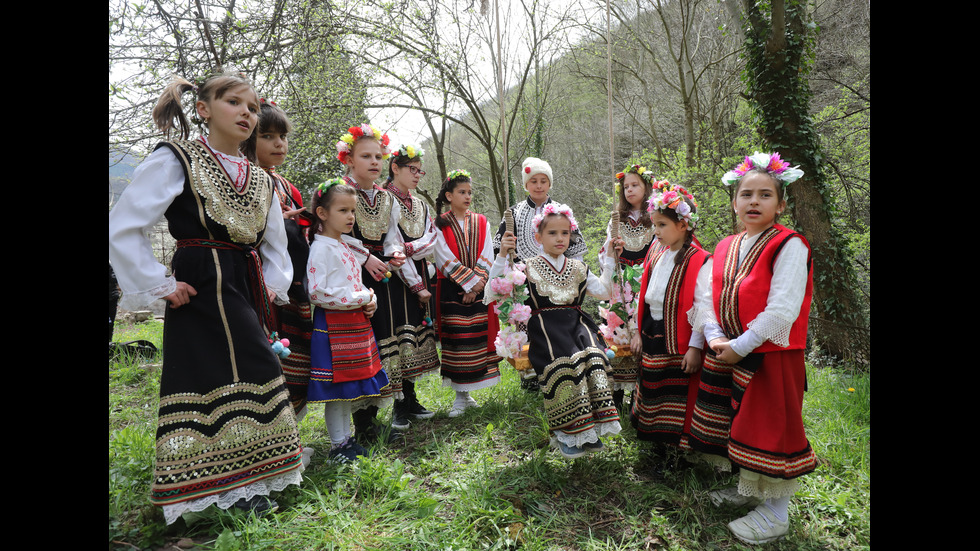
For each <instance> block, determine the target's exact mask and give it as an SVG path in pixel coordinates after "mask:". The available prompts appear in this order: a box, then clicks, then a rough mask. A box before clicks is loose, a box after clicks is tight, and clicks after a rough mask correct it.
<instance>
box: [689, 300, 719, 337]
mask: <svg viewBox="0 0 980 551" xmlns="http://www.w3.org/2000/svg"><path fill="white" fill-rule="evenodd" d="M714 320H715V318H714V312H712V311H710V310H707V309H704V308H698V307H697V306H692V307H691V309H690V310H688V311H687V322H688V323H690V324H691V328H692V329H693V330H694V332H696V333H701V334H704V326H705V324H707V323H709V322H712V321H714Z"/></svg>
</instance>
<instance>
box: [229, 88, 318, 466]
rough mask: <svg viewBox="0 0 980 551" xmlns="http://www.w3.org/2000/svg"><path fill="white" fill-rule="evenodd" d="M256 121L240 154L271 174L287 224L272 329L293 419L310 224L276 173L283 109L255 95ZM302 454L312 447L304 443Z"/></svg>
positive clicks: (283, 140)
mask: <svg viewBox="0 0 980 551" xmlns="http://www.w3.org/2000/svg"><path fill="white" fill-rule="evenodd" d="M259 105H260V106H261V108H260V111H259V125H258V128H257V130H256V131H255V132H254V133H252V136H251V137H250V138H249V139H248V141H246V142H245V144H244V147H243V149H244V150H245V156H246V157H248V158H249V160H250V161H252V162H253V163H256V164H258V165H259V166H260V167H262V170H264V171H266V173H267V174H268V175H269V176H270V177H272V183H273V189H274V190H275V193H276V198H278V199H279V206H280V207H281V208H282V217H283V223H284V224H285V227H286V242H287V247H286V249H287V251H288V252H289V258H290V260H291V261H292V266H293V280H292V282H291V284H290V286H289V304H284V305H281V306H277V307H276V328H275V330H276V332H277V333H278V334H279V338H288V339H289V342H290V344H289V350H290V354H289V356H287V357H286V358H283V359H282V372H283V376H284V377H285V379H286V388H288V389H289V400H290V401H291V402H292V404H293V411H295V412H296V418H297V420H300V419H302V418H303V416H304V415H306V391H307V386H308V385H309V384H310V339H311V338H312V336H313V318H312V310H311V307H310V297H309V296H308V295H307V294H306V287H305V286H304V284H303V274H305V273H306V261H307V259H308V258H309V254H310V245H309V243H308V240H307V235H306V232H307V231H308V230H309V227H310V222H309V220H307V219H306V218H304V217H302V216H301V213H302V212H303V210H304V209H303V196H302V195H301V194H300V192H299V190H298V189H296V186H294V185H293V184H292V183H290V182H289V180H287V179H285V178H283V177H282V175H280V174H277V173H276V171H275V170H276V167H277V166H279V165H281V164H282V163H283V161H284V160H285V159H286V154H287V153H288V152H289V132H290V130H291V128H292V125H290V123H289V118H287V117H286V113H285V111H283V110H282V109H281V108H279V106H278V105H276V103H275V102H272V101H267V100H266V99H265V98H259ZM303 451H304V452H309V451H311V450H310V448H307V447H304V448H303Z"/></svg>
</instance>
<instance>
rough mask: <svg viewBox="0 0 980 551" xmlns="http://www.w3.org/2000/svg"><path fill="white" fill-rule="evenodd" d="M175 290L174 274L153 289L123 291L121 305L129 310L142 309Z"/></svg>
mask: <svg viewBox="0 0 980 551" xmlns="http://www.w3.org/2000/svg"><path fill="white" fill-rule="evenodd" d="M175 291H177V280H176V279H174V277H173V276H169V277H167V280H166V281H164V282H163V284H161V285H157V286H156V287H154V288H152V289H147V290H146V291H138V292H126V291H123V296H122V298H121V299H119V307H120V308H122V309H123V310H129V311H133V310H142V309H144V308H146V307H147V306H149V305H150V304H151V303H153V301H155V300H156V299H158V298H163V297H165V296H167V295H169V294H172V293H174V292H175Z"/></svg>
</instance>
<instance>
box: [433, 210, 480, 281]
mask: <svg viewBox="0 0 980 551" xmlns="http://www.w3.org/2000/svg"><path fill="white" fill-rule="evenodd" d="M442 218H444V219H446V220H448V221H449V225H447V226H446V227H445V228H442V235H443V237H445V238H446V245H448V246H449V250H450V251H452V253H453V254H454V255H456V258H458V259H459V262H460V264H462V265H463V266H464V267H466V268H470V269H475V268H477V261H478V260H479V259H480V248H481V247H482V246H483V241H484V240H485V239H486V238H487V233H486V231H487V218H486V217H485V216H483V215H482V214H477V213H475V212H467V213H466V220H464V221H463V226H460V225H459V223H458V221H457V220H455V218H456V217H455V216H454V215H453V213H451V212H444V213H442ZM480 271H481V272H482V270H480ZM436 272H437V273H438V274H439V279H444V278H445V277H446V276H444V275H442V272H441V271H439V270H436ZM482 275H484V276H486V275H487V274H482Z"/></svg>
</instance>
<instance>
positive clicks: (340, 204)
mask: <svg viewBox="0 0 980 551" xmlns="http://www.w3.org/2000/svg"><path fill="white" fill-rule="evenodd" d="M356 209H357V197H356V196H354V195H347V194H344V195H337V196H335V197H334V198H333V200H332V201H331V202H330V207H329V208H327V209H325V208H323V207H317V208H316V215H317V217H318V218H320V221H321V222H323V229H322V230H321V231H320V234H321V235H326V236H327V237H333V238H334V239H340V234H342V233H350V231H351V230H352V229H354V212H355V210H356Z"/></svg>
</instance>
